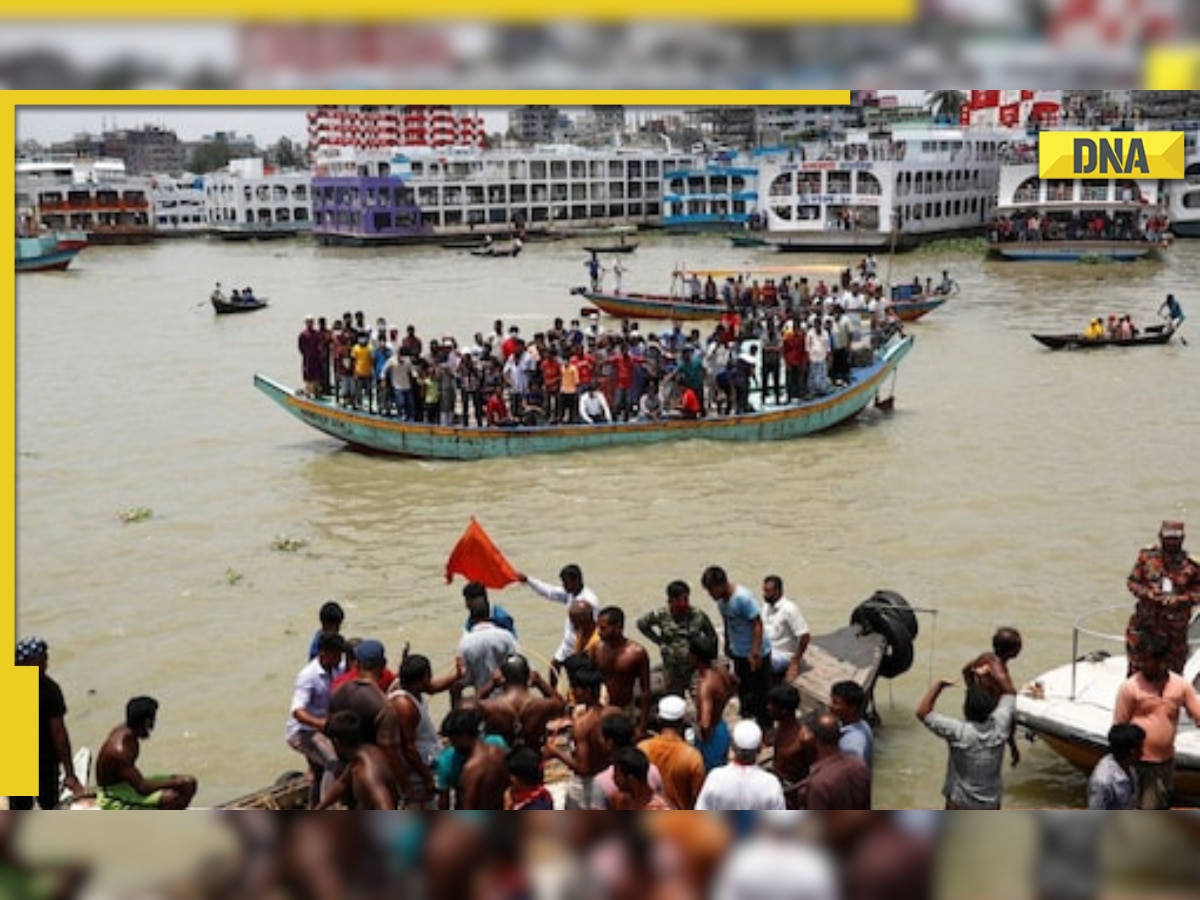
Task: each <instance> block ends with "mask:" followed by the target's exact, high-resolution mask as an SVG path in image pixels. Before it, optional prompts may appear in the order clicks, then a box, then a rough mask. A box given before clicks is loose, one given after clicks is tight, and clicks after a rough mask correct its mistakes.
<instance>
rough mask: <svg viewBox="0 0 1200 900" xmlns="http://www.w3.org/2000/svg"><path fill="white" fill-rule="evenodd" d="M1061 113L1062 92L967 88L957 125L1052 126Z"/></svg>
mask: <svg viewBox="0 0 1200 900" xmlns="http://www.w3.org/2000/svg"><path fill="white" fill-rule="evenodd" d="M1061 112H1062V91H1025V90H1004V91H971V92H970V97H969V98H968V100H967V103H966V105H965V106H963V108H962V113H961V114H960V124H962V125H977V126H981V127H990V128H996V127H999V128H1024V127H1025V126H1027V125H1041V126H1043V127H1053V126H1055V125H1057V124H1058V119H1059V115H1060V113H1061Z"/></svg>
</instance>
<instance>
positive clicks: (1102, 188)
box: [1080, 181, 1108, 203]
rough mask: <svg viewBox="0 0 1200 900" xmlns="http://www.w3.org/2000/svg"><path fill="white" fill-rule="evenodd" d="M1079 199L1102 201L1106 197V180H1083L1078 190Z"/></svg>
mask: <svg viewBox="0 0 1200 900" xmlns="http://www.w3.org/2000/svg"><path fill="white" fill-rule="evenodd" d="M1080 199H1081V200H1094V201H1098V202H1101V203H1102V202H1104V201H1105V200H1106V199H1108V182H1106V181H1101V182H1099V183H1094V182H1090V181H1088V182H1084V183H1083V185H1082V190H1081V191H1080Z"/></svg>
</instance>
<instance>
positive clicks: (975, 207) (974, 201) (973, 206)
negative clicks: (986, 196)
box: [971, 197, 979, 213]
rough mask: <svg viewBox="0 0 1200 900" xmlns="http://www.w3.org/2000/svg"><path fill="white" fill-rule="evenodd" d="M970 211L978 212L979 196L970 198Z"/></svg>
mask: <svg viewBox="0 0 1200 900" xmlns="http://www.w3.org/2000/svg"><path fill="white" fill-rule="evenodd" d="M971 212H973V213H977V212H979V198H978V197H972V198H971Z"/></svg>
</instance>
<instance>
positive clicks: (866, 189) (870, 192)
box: [858, 172, 883, 197]
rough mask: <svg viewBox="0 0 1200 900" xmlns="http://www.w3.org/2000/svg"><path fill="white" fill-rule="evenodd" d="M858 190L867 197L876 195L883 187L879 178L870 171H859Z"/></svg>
mask: <svg viewBox="0 0 1200 900" xmlns="http://www.w3.org/2000/svg"><path fill="white" fill-rule="evenodd" d="M858 192H859V193H860V194H865V195H867V196H868V197H878V196H879V195H880V194H882V193H883V187H882V185H880V183H879V179H878V178H876V177H875V176H874V175H872V174H871V173H870V172H859V173H858Z"/></svg>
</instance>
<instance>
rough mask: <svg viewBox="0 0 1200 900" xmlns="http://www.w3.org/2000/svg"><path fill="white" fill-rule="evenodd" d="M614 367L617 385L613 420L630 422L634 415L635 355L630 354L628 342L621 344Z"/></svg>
mask: <svg viewBox="0 0 1200 900" xmlns="http://www.w3.org/2000/svg"><path fill="white" fill-rule="evenodd" d="M612 367H613V374H614V376H615V381H616V386H617V390H616V396H615V398H614V402H613V408H612V414H613V421H616V422H628V421H629V420H630V419H631V418H633V415H634V399H633V357H632V356H630V355H629V345H628V344H622V345H621V352H620V353H618V354H617V355H616V356H614V357H613V359H612Z"/></svg>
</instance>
